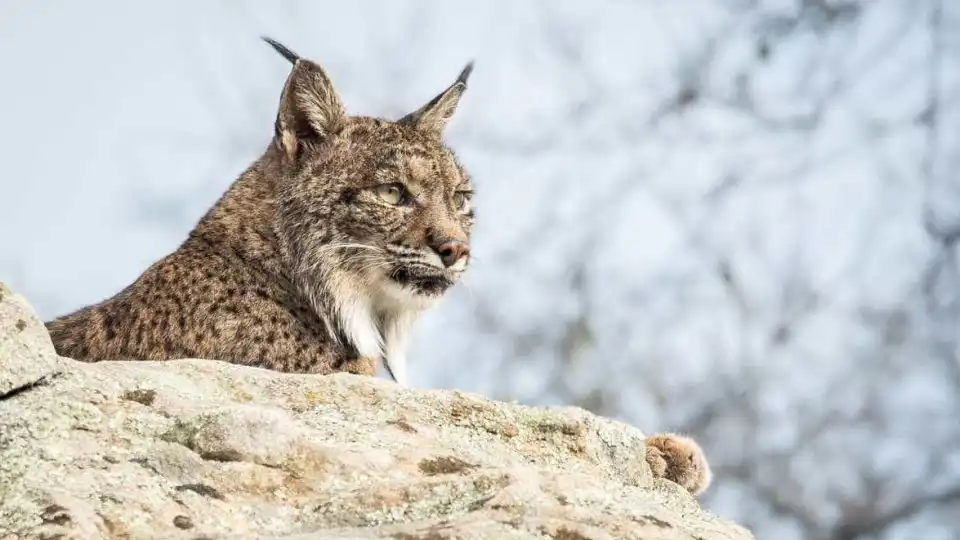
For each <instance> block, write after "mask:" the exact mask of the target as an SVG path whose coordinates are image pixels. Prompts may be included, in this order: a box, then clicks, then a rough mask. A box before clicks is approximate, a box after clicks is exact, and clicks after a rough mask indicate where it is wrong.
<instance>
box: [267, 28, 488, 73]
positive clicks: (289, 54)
mask: <svg viewBox="0 0 960 540" xmlns="http://www.w3.org/2000/svg"><path fill="white" fill-rule="evenodd" d="M260 39H262V40H264V41H266V42H267V43H269V44H270V46H271V47H273V49H274V50H275V51H277V52H278V53H280V55H281V56H283V57H284V58H286V59H287V60H289V61H290V63H291V64H296V63H297V60H300V55H298V54H297V53H295V52H293V51H291V50H290V49H288V48H287V47H286V46H284V45H283V44H282V43H280V42H279V41H277V40H275V39H273V38H269V37H267V36H260ZM471 67H472V66H471ZM468 75H469V73H468Z"/></svg>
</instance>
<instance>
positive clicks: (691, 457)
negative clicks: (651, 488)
mask: <svg viewBox="0 0 960 540" xmlns="http://www.w3.org/2000/svg"><path fill="white" fill-rule="evenodd" d="M645 444H646V458H647V464H649V465H650V469H651V470H652V471H653V475H654V476H655V477H657V478H666V479H667V480H670V481H672V482H676V483H677V484H679V485H680V486H681V487H683V488H685V489H686V490H687V491H689V492H690V493H693V494H694V495H696V494H698V493H702V492H703V491H704V490H705V489H707V487H708V486H709V485H710V480H711V473H710V465H709V464H708V463H707V458H706V456H704V455H703V450H701V449H700V445H698V444H697V443H696V442H695V441H694V440H693V439H691V438H689V437H684V436H682V435H675V434H672V433H663V434H657V435H651V436H649V437H647V440H646V443H645Z"/></svg>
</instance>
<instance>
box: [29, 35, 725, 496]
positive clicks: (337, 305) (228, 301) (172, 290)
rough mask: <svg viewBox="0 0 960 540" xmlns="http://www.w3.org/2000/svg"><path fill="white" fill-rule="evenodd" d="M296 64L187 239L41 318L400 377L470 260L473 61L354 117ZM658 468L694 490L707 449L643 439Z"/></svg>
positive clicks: (141, 338) (73, 350) (65, 336)
mask: <svg viewBox="0 0 960 540" xmlns="http://www.w3.org/2000/svg"><path fill="white" fill-rule="evenodd" d="M264 40H265V41H267V42H268V43H269V44H270V45H271V46H273V48H274V49H276V51H277V52H279V53H280V54H281V55H283V56H284V57H285V58H286V59H287V60H288V61H289V62H290V63H291V64H292V65H293V67H292V70H291V71H290V73H289V75H288V77H287V80H286V82H285V84H284V87H283V90H282V92H281V94H280V103H279V109H278V112H277V115H276V121H275V124H274V136H273V139H272V140H271V142H270V143H269V145H268V147H267V148H266V150H265V151H264V153H263V154H262V156H261V157H260V158H259V159H257V160H256V161H255V162H254V163H253V164H252V165H251V166H250V167H249V168H248V169H247V170H246V171H244V172H243V173H242V174H241V175H240V177H239V178H238V179H237V180H236V181H235V182H234V183H233V184H232V185H231V186H230V188H229V189H228V190H227V191H226V193H225V194H224V195H223V196H222V197H221V198H220V199H219V200H218V201H217V202H216V203H215V204H214V205H213V207H212V208H211V209H210V210H209V211H208V212H207V213H206V214H205V215H204V216H203V217H202V218H201V219H200V221H199V222H198V223H197V225H196V226H195V227H194V228H193V230H192V231H191V232H190V233H189V236H188V238H187V239H186V240H185V241H184V242H183V243H182V244H181V245H180V246H179V247H178V248H177V249H176V250H175V251H174V252H172V253H170V254H169V255H167V256H165V257H163V258H162V259H161V260H159V261H157V262H156V263H154V264H153V265H151V266H150V267H149V268H148V269H147V270H146V271H144V272H143V274H142V275H140V277H139V278H137V279H136V280H135V281H134V282H133V283H132V284H130V285H129V286H128V287H126V288H125V289H123V290H122V291H120V292H119V293H117V294H116V295H115V296H113V297H111V298H108V299H106V300H103V301H102V302H100V303H97V304H94V305H90V306H87V307H84V308H82V309H80V310H78V311H75V312H73V313H70V314H67V315H64V316H61V317H59V318H57V319H55V320H53V321H50V322H48V323H47V328H48V330H49V331H50V334H51V337H52V338H53V343H54V346H55V348H56V350H57V352H58V353H59V354H60V355H61V356H66V357H70V358H74V359H76V360H81V361H89V362H95V361H100V360H169V359H177V358H205V359H215V360H224V361H228V362H233V363H239V364H247V365H252V366H259V367H263V368H267V369H271V370H275V371H283V372H299V373H313V374H329V373H334V372H338V371H346V372H349V373H355V374H362V375H374V374H375V372H376V368H377V364H378V363H382V365H383V367H384V368H385V370H386V371H387V372H388V373H389V374H390V375H391V376H392V377H393V378H394V380H396V381H397V382H398V383H400V384H406V381H407V362H406V343H407V336H408V334H409V332H410V329H411V325H412V324H413V323H414V321H415V320H416V318H417V316H418V315H419V314H420V313H421V312H423V310H425V309H427V308H428V307H430V306H431V305H432V304H434V303H435V302H436V301H437V299H438V298H440V297H441V296H442V295H443V294H444V293H445V292H446V291H447V290H448V289H450V287H451V286H453V285H454V284H456V283H457V282H458V280H459V279H460V277H461V275H462V274H463V273H464V271H465V270H466V269H467V266H468V265H469V262H470V231H471V227H472V226H473V222H474V211H473V208H472V205H471V195H472V193H473V188H472V187H471V181H470V177H469V175H468V174H467V172H466V171H465V170H464V168H463V167H462V166H461V164H460V163H459V162H458V160H457V158H456V157H455V155H454V153H453V151H452V150H451V149H450V148H448V147H447V146H446V144H445V143H444V142H443V132H444V128H445V127H446V125H447V124H448V122H449V121H450V119H451V117H452V115H453V113H454V111H455V110H456V108H457V105H458V103H459V102H460V98H461V97H462V96H463V94H464V91H465V90H466V88H467V80H468V78H469V76H470V74H471V72H472V70H473V64H472V62H471V63H469V64H467V66H466V67H465V68H464V69H463V70H462V71H461V73H460V75H459V76H458V77H457V78H456V79H455V80H454V82H453V83H452V84H451V85H450V86H449V87H447V88H446V89H445V90H443V91H442V92H440V93H439V94H438V95H436V96H435V97H434V98H433V99H431V100H430V101H428V102H427V103H426V104H424V105H423V106H421V107H420V108H418V109H416V110H414V111H413V112H410V113H409V114H407V115H405V116H403V117H402V118H400V119H398V120H395V121H389V120H385V119H382V118H372V117H367V116H350V115H347V114H346V112H345V111H344V108H343V105H342V104H341V101H340V98H339V96H338V95H337V92H336V90H335V89H334V87H333V85H332V84H331V81H330V78H329V77H328V76H327V74H326V73H325V71H324V70H323V69H322V68H321V67H320V66H319V65H318V64H316V63H314V62H312V61H310V60H307V59H304V58H301V57H300V56H298V55H297V54H296V53H294V52H293V51H291V50H290V49H288V48H286V47H285V46H283V45H281V44H280V43H278V42H276V41H274V40H272V39H270V38H264ZM646 459H647V460H648V462H649V463H650V465H651V467H652V469H653V470H654V473H655V474H657V475H660V476H666V477H668V478H671V479H673V480H675V481H677V482H679V483H681V485H683V486H684V487H685V488H687V489H689V490H690V491H693V492H698V491H700V490H702V489H703V488H704V487H705V486H706V484H707V483H708V482H709V469H707V466H706V461H705V460H704V458H703V454H702V451H701V450H700V449H699V447H697V446H696V444H695V443H694V442H693V441H690V440H688V439H685V438H682V437H677V436H673V435H661V436H654V437H651V438H650V439H649V441H648V451H647V454H646Z"/></svg>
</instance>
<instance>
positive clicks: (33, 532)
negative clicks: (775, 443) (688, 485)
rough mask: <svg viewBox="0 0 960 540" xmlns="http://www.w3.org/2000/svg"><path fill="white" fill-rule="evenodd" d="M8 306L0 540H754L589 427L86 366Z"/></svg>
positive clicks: (340, 384)
mask: <svg viewBox="0 0 960 540" xmlns="http://www.w3.org/2000/svg"><path fill="white" fill-rule="evenodd" d="M0 295H2V298H0V396H4V397H3V398H2V399H0V539H5V538H36V537H45V536H46V537H56V536H57V535H64V537H69V538H84V539H87V538H90V539H96V538H191V539H192V538H228V537H229V538H236V537H244V538H249V537H257V538H278V539H279V538H286V539H295V538H304V539H306V538H332V539H336V538H340V539H347V538H351V539H354V538H395V539H407V540H413V539H419V540H427V539H430V540H438V539H444V538H466V539H474V538H476V539H485V538H491V539H494V538H496V539H500V538H503V539H510V538H517V539H520V538H555V539H575V540H584V539H590V540H599V539H606V538H636V539H641V538H642V539H695V538H699V539H702V540H713V539H750V538H752V537H751V536H750V534H749V533H748V532H747V531H746V530H744V529H743V528H741V527H738V526H737V525H734V524H731V523H729V522H726V521H723V520H721V519H719V518H717V517H715V516H713V515H711V514H709V513H707V512H704V511H702V510H701V509H700V507H699V505H698V504H697V502H696V501H695V499H693V497H691V496H690V495H689V494H688V493H687V492H686V491H685V490H683V489H681V488H679V487H678V486H676V485H675V484H672V483H671V482H669V481H666V480H662V479H657V478H653V477H652V476H651V474H650V470H649V468H648V466H647V465H646V463H645V460H644V455H643V451H644V436H643V434H642V433H640V432H639V431H637V430H636V429H634V428H632V427H630V426H628V425H625V424H622V423H619V422H615V421H612V420H608V419H604V418H601V417H597V416H595V415H592V414H590V413H588V412H586V411H583V410H581V409H576V408H558V409H545V408H533V407H526V406H522V405H517V404H508V403H498V402H494V401H491V400H487V399H484V398H482V397H480V396H475V395H471V394H467V393H464V392H459V391H448V390H418V389H411V388H403V387H400V386H398V385H396V384H393V383H391V382H387V381H383V380H379V379H374V378H370V377H362V376H356V375H349V374H337V375H332V376H311V375H292V374H283V373H275V372H271V371H267V370H263V369H257V368H252V367H245V366H239V365H233V364H228V363H225V362H218V361H211V360H189V359H185V360H176V361H168V362H100V363H95V364H87V363H81V362H76V361H74V360H71V359H67V358H60V357H57V355H56V354H55V353H54V352H53V347H52V344H51V343H50V339H49V336H48V335H47V334H46V332H45V330H44V327H43V325H42V324H41V322H40V321H39V319H37V317H36V315H35V314H34V313H33V311H32V310H31V308H30V307H29V305H28V304H27V303H26V301H25V300H24V299H23V298H22V297H20V296H19V295H16V294H14V293H13V292H12V291H10V290H9V289H7V288H5V287H3V285H2V284H0ZM20 321H22V324H21V323H20Z"/></svg>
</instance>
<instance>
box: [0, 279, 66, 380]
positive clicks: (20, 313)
mask: <svg viewBox="0 0 960 540" xmlns="http://www.w3.org/2000/svg"><path fill="white" fill-rule="evenodd" d="M56 358H57V354H56V352H54V350H53V343H52V342H51V341H50V334H48V333H47V330H46V328H44V326H43V323H41V322H40V320H39V319H38V318H37V315H36V314H35V313H34V312H33V309H32V308H31V307H30V305H29V304H28V303H27V301H26V300H25V299H24V298H23V297H22V296H20V295H18V294H15V293H14V292H13V291H11V290H10V289H9V288H7V287H6V286H5V285H4V284H3V283H2V282H0V396H3V395H6V394H9V393H11V392H17V391H20V390H21V389H24V388H28V387H29V386H30V385H33V384H43V383H44V382H46V381H47V380H48V379H49V378H50V377H53V376H55V369H56V368H55V366H56Z"/></svg>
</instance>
